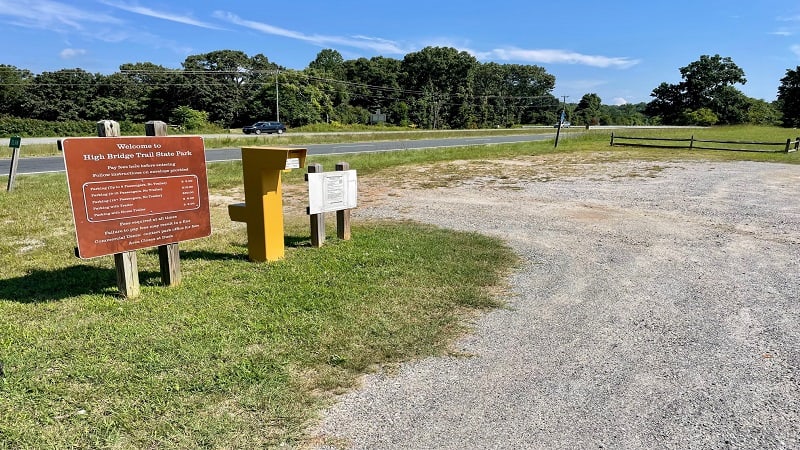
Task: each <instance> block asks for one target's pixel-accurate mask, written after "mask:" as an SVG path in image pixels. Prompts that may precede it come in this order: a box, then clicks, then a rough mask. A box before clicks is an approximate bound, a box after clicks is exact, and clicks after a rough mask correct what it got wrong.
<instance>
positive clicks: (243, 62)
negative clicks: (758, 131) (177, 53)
mask: <svg viewBox="0 0 800 450" xmlns="http://www.w3.org/2000/svg"><path fill="white" fill-rule="evenodd" d="M251 69H252V61H251V59H250V58H249V57H248V56H247V54H245V53H244V52H241V51H238V50H216V51H213V52H209V53H204V54H201V55H191V56H188V57H187V58H186V60H185V61H184V62H183V70H184V75H185V77H186V80H187V82H188V85H187V86H186V89H185V90H184V92H185V95H186V98H188V99H189V100H190V103H191V105H190V106H192V108H194V109H197V110H200V111H207V112H208V113H209V118H210V120H211V121H213V122H216V123H218V124H220V125H221V126H223V127H230V126H232V125H233V124H236V123H239V122H240V116H241V115H242V114H243V113H244V112H245V110H246V109H245V106H244V101H245V95H244V86H245V85H246V84H249V81H250V74H251Z"/></svg>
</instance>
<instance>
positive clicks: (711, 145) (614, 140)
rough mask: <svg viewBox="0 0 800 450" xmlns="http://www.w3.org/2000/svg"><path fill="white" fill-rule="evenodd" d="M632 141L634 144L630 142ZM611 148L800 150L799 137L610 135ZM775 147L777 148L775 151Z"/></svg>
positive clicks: (737, 150) (773, 151)
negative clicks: (734, 138) (760, 139)
mask: <svg viewBox="0 0 800 450" xmlns="http://www.w3.org/2000/svg"><path fill="white" fill-rule="evenodd" d="M631 141H634V142H631ZM611 145H612V146H615V145H617V146H632V147H655V148H687V149H689V150H727V151H734V152H772V153H777V152H785V153H791V152H796V151H798V149H800V137H797V138H795V139H794V140H792V139H787V140H786V142H753V141H714V140H707V139H695V137H694V136H692V137H690V138H688V139H687V138H658V137H641V136H640V137H632V136H615V135H614V133H611ZM776 147H778V148H777V149H776Z"/></svg>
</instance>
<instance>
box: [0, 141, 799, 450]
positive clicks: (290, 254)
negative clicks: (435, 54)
mask: <svg viewBox="0 0 800 450" xmlns="http://www.w3.org/2000/svg"><path fill="white" fill-rule="evenodd" d="M651 131H652V130H647V131H642V133H650V132H651ZM791 131H795V132H796V131H797V130H782V129H758V128H744V127H742V128H729V129H720V130H717V129H713V132H714V133H719V136H720V137H724V138H726V139H753V140H756V139H759V140H760V139H768V140H773V139H778V140H781V139H783V140H785V139H786V138H788V137H790V136H791ZM658 132H659V133H664V135H672V136H676V135H680V136H684V135H685V132H686V131H685V130H659V131H658ZM703 132H705V130H703ZM709 132H712V130H709ZM673 133H675V134H673ZM694 133H695V135H698V134H700V131H694ZM609 135H610V134H609V133H608V132H605V131H590V132H589V133H580V134H579V133H575V134H574V135H573V134H571V135H570V136H569V138H568V139H564V140H562V141H561V143H560V145H559V148H558V149H554V148H553V143H552V142H543V143H533V144H514V145H502V146H475V147H464V148H453V149H429V150H416V151H405V152H384V153H375V154H368V155H353V156H348V157H347V160H348V162H350V165H351V167H352V168H354V169H357V170H358V171H359V177H362V178H365V179H366V178H368V177H371V176H379V177H381V179H384V178H387V177H392V176H393V175H392V174H393V171H392V170H391V169H392V168H396V167H399V166H407V165H416V164H433V163H437V162H446V161H450V160H456V159H465V160H470V159H473V160H491V159H497V158H515V157H526V158H528V157H536V156H537V155H552V154H559V153H563V154H568V155H572V156H575V157H577V158H579V159H581V160H582V161H584V163H591V162H593V161H600V160H602V161H608V160H615V159H616V160H624V159H647V160H665V161H668V160H677V159H680V160H738V159H748V160H756V161H763V162H766V163H769V162H782V163H791V164H798V163H800V153H791V154H785V153H765V154H760V153H737V152H719V151H712V152H702V151H692V152H689V151H686V150H661V149H637V148H616V147H610V146H609V145H608V144H609V139H608V138H609ZM341 158H342V157H341V156H336V157H312V158H310V160H309V161H308V162H309V163H310V162H321V163H323V164H324V165H325V166H326V167H332V166H333V163H334V162H336V161H338V160H339V159H341ZM208 172H209V186H210V187H209V188H210V191H211V193H212V194H218V195H226V196H228V195H231V193H232V192H233V193H235V192H237V189H240V188H241V163H238V162H227V163H216V164H212V165H210V166H209V170H208ZM0 182H5V177H0ZM285 183H286V184H287V186H298V185H302V183H303V181H302V171H299V170H295V171H292V172H291V173H290V174H288V175H287V176H286V177H285ZM286 221H287V226H286V234H287V237H286V242H287V245H288V250H287V257H286V259H285V260H283V261H280V262H275V263H267V264H253V263H250V262H248V261H247V248H246V236H245V232H244V228H243V227H242V226H240V224H234V223H232V222H231V221H230V219H228V217H227V211H226V208H225V205H224V204H221V205H214V206H213V207H212V227H213V229H214V232H213V233H212V236H211V237H208V238H204V239H199V240H195V241H190V242H184V243H181V245H180V247H181V261H182V268H183V283H182V284H181V285H180V286H176V287H170V288H167V287H163V286H160V277H159V268H158V260H157V255H156V254H155V252H154V251H140V252H139V271H140V280H141V283H142V293H141V296H140V297H138V298H136V299H133V300H125V299H122V298H120V297H119V296H118V295H117V292H116V285H115V272H114V264H113V261H112V260H111V258H110V257H104V258H98V259H93V260H79V259H77V258H75V257H74V256H73V247H74V246H75V236H74V228H73V224H72V221H71V213H70V205H69V199H68V196H67V190H66V181H65V177H64V176H63V175H57V174H49V175H35V176H31V175H22V176H18V178H17V186H16V189H15V190H14V191H13V192H11V193H5V192H4V193H2V194H0V223H2V226H3V228H2V230H3V232H2V233H1V234H0V248H2V252H0V362H1V363H2V372H3V374H2V375H0V448H2V449H6V448H7V449H12V448H13V449H17V448H23V449H25V448H29V449H40V448H197V447H205V448H263V447H274V446H278V445H281V444H289V445H296V444H299V443H302V442H303V440H304V431H305V430H306V428H307V427H308V426H309V425H311V424H313V423H314V421H315V419H316V417H317V415H318V413H319V411H320V410H321V408H323V407H324V406H325V405H326V404H328V402H330V401H331V399H332V394H335V393H338V392H342V391H343V390H346V389H348V388H350V387H352V386H353V384H354V383H355V381H356V379H357V377H358V376H359V375H360V374H363V373H365V372H369V371H371V370H374V369H375V368H377V367H382V366H384V367H385V366H387V365H388V366H390V367H391V365H393V364H396V363H398V362H401V361H405V360H409V359H413V358H417V357H421V356H425V355H437V354H445V353H447V351H448V344H449V343H450V342H452V340H453V339H454V338H456V337H457V336H459V335H461V334H463V333H464V332H465V331H466V330H467V328H466V323H468V322H467V321H465V319H466V318H468V317H470V316H472V315H474V314H476V313H480V312H481V311H484V310H486V309H487V308H494V307H497V306H499V305H501V304H502V301H503V297H502V296H500V295H491V294H490V293H492V292H494V293H501V292H503V289H502V288H503V287H504V283H505V280H506V275H507V274H508V273H509V271H511V270H513V267H514V264H515V262H516V258H515V255H514V254H513V253H512V252H511V251H510V249H509V248H508V247H506V246H505V245H504V244H503V242H501V241H499V240H497V239H493V238H488V237H485V236H482V235H479V234H471V233H458V232H453V231H448V230H441V229H436V228H432V227H429V226H425V225H420V224H415V223H407V222H391V221H385V222H384V221H381V222H366V223H358V222H355V223H354V224H353V239H352V240H351V241H340V240H337V239H335V238H332V237H330V236H331V235H332V234H333V233H332V231H331V230H329V240H328V243H327V244H326V245H325V246H324V247H323V248H321V249H312V248H311V247H310V242H309V236H308V235H309V231H308V218H307V217H306V216H304V215H301V214H287V217H286ZM329 222H330V220H329Z"/></svg>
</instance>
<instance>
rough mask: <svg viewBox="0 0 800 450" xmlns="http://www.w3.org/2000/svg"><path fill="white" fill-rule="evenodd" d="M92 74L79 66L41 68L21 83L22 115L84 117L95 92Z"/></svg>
mask: <svg viewBox="0 0 800 450" xmlns="http://www.w3.org/2000/svg"><path fill="white" fill-rule="evenodd" d="M96 87H97V86H96V77H95V75H93V74H91V73H88V72H86V71H85V70H82V69H62V70H59V71H56V72H43V73H41V74H39V75H36V76H35V77H34V79H33V81H32V82H31V83H28V84H26V85H25V88H26V89H25V101H24V102H23V104H22V106H21V110H22V112H23V115H24V117H26V118H30V119H41V120H49V121H66V120H85V119H87V118H88V116H89V109H88V106H89V104H90V103H91V101H92V100H93V99H94V97H95V95H96V93H97V92H96Z"/></svg>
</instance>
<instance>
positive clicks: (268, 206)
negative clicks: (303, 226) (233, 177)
mask: <svg viewBox="0 0 800 450" xmlns="http://www.w3.org/2000/svg"><path fill="white" fill-rule="evenodd" d="M306 153H307V150H306V149H304V148H282V147H242V172H243V175H244V203H235V204H231V205H228V215H229V216H230V218H231V220H233V221H234V222H245V223H246V224H247V250H248V254H249V257H250V260H252V261H277V260H279V259H283V257H284V242H283V239H284V235H283V197H282V189H281V173H282V172H284V171H286V172H288V171H290V170H291V169H299V168H302V167H304V166H305V164H306Z"/></svg>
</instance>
